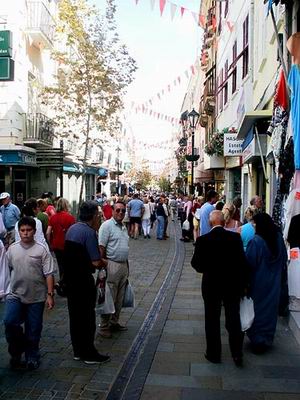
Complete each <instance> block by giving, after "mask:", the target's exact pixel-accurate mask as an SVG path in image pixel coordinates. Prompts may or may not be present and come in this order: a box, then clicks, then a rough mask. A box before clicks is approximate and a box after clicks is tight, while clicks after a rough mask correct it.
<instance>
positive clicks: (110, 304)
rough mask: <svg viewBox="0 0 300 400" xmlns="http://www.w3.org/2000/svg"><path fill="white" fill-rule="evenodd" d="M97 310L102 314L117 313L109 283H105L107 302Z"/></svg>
mask: <svg viewBox="0 0 300 400" xmlns="http://www.w3.org/2000/svg"><path fill="white" fill-rule="evenodd" d="M97 310H99V313H100V314H114V313H115V311H116V310H115V305H114V299H113V297H112V295H111V291H110V287H109V286H108V284H107V282H106V283H105V301H104V303H101V304H99V305H98V307H97Z"/></svg>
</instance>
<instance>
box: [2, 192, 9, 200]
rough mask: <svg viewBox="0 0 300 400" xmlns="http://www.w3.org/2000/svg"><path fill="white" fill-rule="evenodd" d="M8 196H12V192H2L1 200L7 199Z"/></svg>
mask: <svg viewBox="0 0 300 400" xmlns="http://www.w3.org/2000/svg"><path fill="white" fill-rule="evenodd" d="M7 197H10V194H9V193H7V192H2V193H1V194H0V200H3V199H6V198H7Z"/></svg>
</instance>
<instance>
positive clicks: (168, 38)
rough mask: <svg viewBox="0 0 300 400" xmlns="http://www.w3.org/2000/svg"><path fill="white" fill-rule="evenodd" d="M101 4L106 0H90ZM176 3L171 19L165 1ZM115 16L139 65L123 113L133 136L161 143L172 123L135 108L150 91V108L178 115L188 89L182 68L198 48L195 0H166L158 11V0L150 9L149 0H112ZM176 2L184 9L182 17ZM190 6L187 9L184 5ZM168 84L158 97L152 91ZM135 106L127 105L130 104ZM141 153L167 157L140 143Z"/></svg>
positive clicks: (199, 32) (168, 135) (197, 0)
mask: <svg viewBox="0 0 300 400" xmlns="http://www.w3.org/2000/svg"><path fill="white" fill-rule="evenodd" d="M94 2H95V4H96V5H97V6H98V7H99V8H100V9H103V7H104V5H105V0H94ZM171 2H172V3H173V4H176V5H177V6H178V7H177V10H176V14H175V17H174V20H173V21H172V20H171V17H170V15H171V14H170V4H171ZM115 3H116V5H117V14H116V20H117V25H118V32H119V35H120V38H121V40H122V41H123V42H124V43H125V44H126V46H127V47H128V49H129V53H130V55H131V56H132V57H133V58H134V59H135V60H136V62H137V66H138V70H137V72H136V75H135V80H134V82H133V83H132V84H131V85H130V87H129V89H128V93H127V95H126V99H125V115H126V119H127V122H128V123H129V125H130V126H131V128H132V131H133V133H134V136H135V137H136V140H137V141H143V142H146V143H151V144H153V143H161V142H163V141H166V140H169V139H170V138H171V135H172V131H173V132H174V129H176V127H174V126H172V124H171V123H169V122H166V121H162V120H158V119H157V118H153V117H152V116H149V115H146V114H144V113H142V112H138V113H136V108H137V106H138V105H140V106H141V105H142V104H144V103H145V102H146V101H147V100H148V99H150V98H151V97H154V98H155V99H154V100H153V103H152V105H149V108H150V107H151V109H152V110H153V111H156V112H159V113H162V114H164V115H168V116H171V117H174V118H179V117H180V110H181V105H182V102H183V99H184V94H185V92H186V89H187V85H188V79H187V78H186V76H185V71H186V70H189V72H191V69H190V66H191V65H193V64H194V63H195V60H196V58H197V55H198V56H199V54H200V48H201V35H202V30H201V28H199V27H198V26H197V24H196V22H195V19H194V17H193V15H192V14H191V12H190V11H194V12H196V13H197V14H198V13H199V8H200V0H172V1H171V0H170V1H169V0H167V1H166V6H165V9H164V12H163V16H162V17H161V16H160V10H159V0H155V2H154V3H155V5H154V9H153V10H152V9H151V0H138V4H137V5H136V0H115ZM180 7H185V8H186V11H185V13H184V15H183V17H181V15H180ZM189 10H190V11H189ZM178 76H183V78H182V79H181V84H180V85H178V84H177V85H176V87H175V86H174V83H173V82H174V79H177V77H178ZM168 84H171V91H170V92H168V91H167V90H165V91H166V92H167V94H165V95H164V96H162V97H161V100H159V99H158V97H157V93H158V92H161V90H162V89H165V88H166V87H167V86H168ZM133 104H134V106H133V107H132V105H133ZM143 151H144V152H145V158H146V159H149V160H156V159H161V158H163V157H165V158H167V157H169V154H168V153H167V152H166V151H163V152H161V151H159V150H156V149H155V151H153V147H152V148H150V149H147V146H144V150H143Z"/></svg>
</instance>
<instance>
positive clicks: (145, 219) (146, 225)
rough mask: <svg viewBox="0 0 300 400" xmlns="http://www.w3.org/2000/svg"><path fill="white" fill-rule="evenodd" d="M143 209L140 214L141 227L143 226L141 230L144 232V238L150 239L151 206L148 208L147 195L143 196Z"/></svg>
mask: <svg viewBox="0 0 300 400" xmlns="http://www.w3.org/2000/svg"><path fill="white" fill-rule="evenodd" d="M144 209H145V211H144V213H143V216H142V228H143V232H144V239H146V238H148V239H150V228H151V222H150V217H151V208H150V203H149V200H148V197H147V196H145V197H144Z"/></svg>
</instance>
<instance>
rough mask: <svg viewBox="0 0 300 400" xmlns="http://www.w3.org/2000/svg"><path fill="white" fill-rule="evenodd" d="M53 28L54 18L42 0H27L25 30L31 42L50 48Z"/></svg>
mask: <svg viewBox="0 0 300 400" xmlns="http://www.w3.org/2000/svg"><path fill="white" fill-rule="evenodd" d="M54 30H55V24H54V19H53V18H52V16H51V14H50V12H49V9H48V8H47V7H46V5H45V4H44V3H43V1H42V0H40V1H38V0H28V1H27V26H26V28H25V32H26V33H27V34H28V35H30V37H31V39H32V41H33V44H34V45H35V46H36V47H39V48H40V47H45V48H48V49H49V48H52V42H53V37H54Z"/></svg>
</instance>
